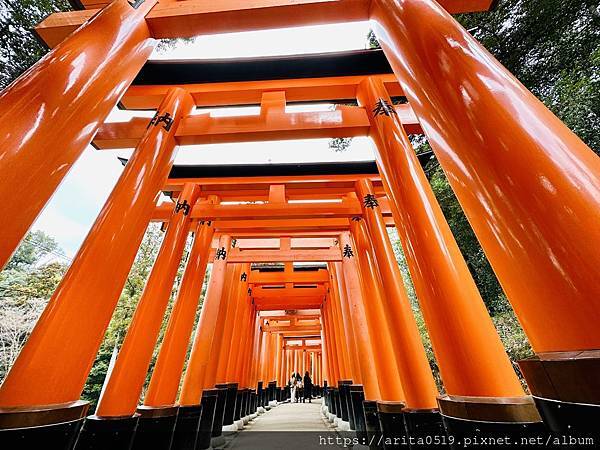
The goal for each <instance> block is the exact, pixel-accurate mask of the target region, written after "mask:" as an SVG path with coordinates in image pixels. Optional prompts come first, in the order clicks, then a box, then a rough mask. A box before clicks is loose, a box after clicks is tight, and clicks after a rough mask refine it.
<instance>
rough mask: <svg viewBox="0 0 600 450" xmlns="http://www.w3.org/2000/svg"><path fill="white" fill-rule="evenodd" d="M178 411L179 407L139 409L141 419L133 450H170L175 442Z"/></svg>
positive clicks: (146, 407)
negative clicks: (173, 441)
mask: <svg viewBox="0 0 600 450" xmlns="http://www.w3.org/2000/svg"><path fill="white" fill-rule="evenodd" d="M177 410H178V407H177V406H167V407H164V408H152V407H148V406H140V407H138V409H137V413H138V414H139V415H140V417H139V420H138V425H137V429H136V431H135V436H134V437H133V446H132V447H131V448H132V450H146V449H148V448H152V449H156V450H169V449H170V448H171V441H172V440H173V431H174V430H175V422H176V420H177Z"/></svg>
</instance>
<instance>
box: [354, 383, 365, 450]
mask: <svg viewBox="0 0 600 450" xmlns="http://www.w3.org/2000/svg"><path fill="white" fill-rule="evenodd" d="M364 401H365V392H364V389H363V386H362V385H361V384H353V385H351V386H350V403H351V404H352V414H351V416H352V418H353V421H354V426H355V428H354V429H355V430H356V437H357V439H358V442H359V443H360V444H362V445H366V443H367V442H368V441H367V428H366V425H365V410H364V408H363V402H364Z"/></svg>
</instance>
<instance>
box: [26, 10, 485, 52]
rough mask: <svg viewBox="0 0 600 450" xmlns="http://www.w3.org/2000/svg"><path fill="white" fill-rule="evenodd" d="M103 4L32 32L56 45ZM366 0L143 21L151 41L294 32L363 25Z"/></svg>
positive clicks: (171, 14) (59, 16)
mask: <svg viewBox="0 0 600 450" xmlns="http://www.w3.org/2000/svg"><path fill="white" fill-rule="evenodd" d="M106 3H107V1H96V0H91V1H90V0H83V4H84V5H86V8H92V9H89V10H86V11H69V12H65V13H55V14H52V15H51V16H50V17H48V18H47V19H46V20H44V22H42V23H41V24H40V25H39V26H38V27H36V32H37V33H38V35H40V36H41V37H42V38H43V39H44V41H45V42H47V43H48V44H49V45H52V44H53V43H57V42H61V40H62V39H64V38H65V37H66V36H67V35H68V34H69V33H70V32H71V31H73V28H74V27H75V26H77V25H78V24H81V22H82V21H83V20H85V19H86V18H88V17H90V16H91V15H93V14H95V13H97V12H98V10H97V9H95V8H98V7H100V6H104V5H106ZM369 4H370V1H369V0H302V1H298V0H255V1H253V2H251V3H249V2H245V1H244V2H241V1H240V0H220V1H219V2H218V3H215V2H214V1H213V0H186V1H162V2H160V3H159V4H158V5H157V6H156V7H155V8H153V10H152V12H151V13H150V14H149V15H148V17H147V21H148V24H149V26H150V28H151V29H152V32H153V36H154V37H156V38H161V39H162V38H181V37H195V36H197V35H203V34H217V33H231V32H239V31H252V30H264V29H268V28H285V27H299V26H308V25H318V24H327V23H345V22H354V21H363V20H367V19H368V17H369ZM440 4H441V5H442V6H444V7H445V8H447V10H448V11H449V12H450V13H452V14H457V13H462V12H474V11H486V10H488V9H489V8H490V6H491V4H492V0H440Z"/></svg>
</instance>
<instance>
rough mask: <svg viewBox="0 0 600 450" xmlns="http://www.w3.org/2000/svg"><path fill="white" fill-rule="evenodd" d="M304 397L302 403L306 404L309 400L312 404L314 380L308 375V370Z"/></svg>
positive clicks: (305, 377) (305, 378)
mask: <svg viewBox="0 0 600 450" xmlns="http://www.w3.org/2000/svg"><path fill="white" fill-rule="evenodd" d="M303 384H304V397H303V398H302V403H306V399H308V403H312V401H311V400H312V386H313V385H312V380H311V378H310V375H309V373H308V370H307V371H306V373H305V374H304V383H303Z"/></svg>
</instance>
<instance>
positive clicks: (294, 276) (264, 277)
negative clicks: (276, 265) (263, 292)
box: [248, 269, 329, 285]
mask: <svg viewBox="0 0 600 450" xmlns="http://www.w3.org/2000/svg"><path fill="white" fill-rule="evenodd" d="M327 281H329V272H328V271H327V270H325V269H321V270H317V271H314V272H292V273H288V272H258V271H256V270H252V271H250V275H249V276H248V283H251V284H255V285H262V284H281V283H326V282H327Z"/></svg>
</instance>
